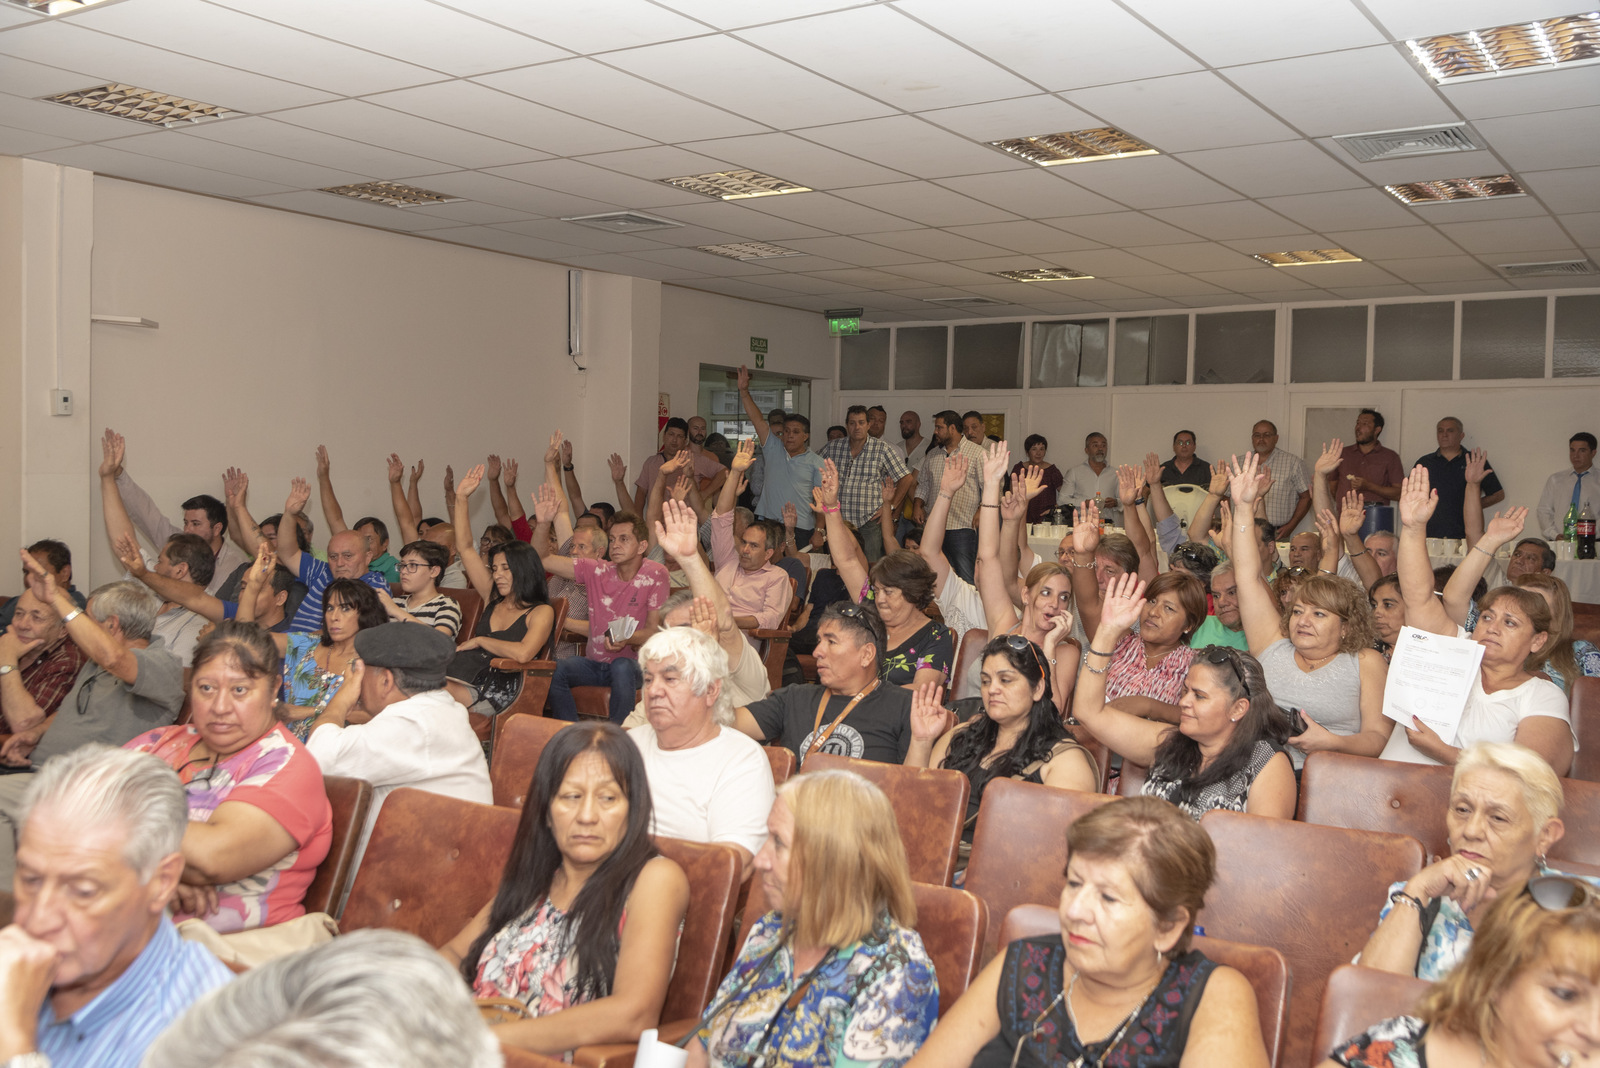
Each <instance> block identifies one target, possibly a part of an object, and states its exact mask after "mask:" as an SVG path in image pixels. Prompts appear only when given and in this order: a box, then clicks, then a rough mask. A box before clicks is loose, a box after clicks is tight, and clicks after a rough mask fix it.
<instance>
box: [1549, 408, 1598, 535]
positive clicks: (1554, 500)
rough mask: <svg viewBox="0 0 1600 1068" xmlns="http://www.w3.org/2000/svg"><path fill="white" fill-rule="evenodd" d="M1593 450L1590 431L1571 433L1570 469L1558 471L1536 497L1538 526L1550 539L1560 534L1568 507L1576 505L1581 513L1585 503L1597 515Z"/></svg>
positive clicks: (1592, 436)
mask: <svg viewBox="0 0 1600 1068" xmlns="http://www.w3.org/2000/svg"><path fill="white" fill-rule="evenodd" d="M1594 453H1595V436H1594V435H1593V434H1590V433H1589V432H1587V431H1582V432H1580V433H1577V434H1574V435H1572V440H1570V441H1568V442H1567V458H1568V459H1570V460H1571V461H1572V470H1570V471H1557V472H1556V473H1555V474H1553V475H1551V476H1550V478H1549V479H1548V480H1547V481H1546V482H1545V484H1544V493H1543V494H1541V495H1540V497H1539V513H1538V514H1539V527H1540V529H1542V530H1543V531H1544V536H1545V537H1547V538H1549V539H1550V540H1552V541H1554V540H1555V539H1557V538H1559V537H1561V528H1562V526H1563V525H1564V524H1565V522H1566V518H1567V509H1568V508H1569V507H1576V509H1577V510H1578V512H1579V514H1582V512H1583V509H1584V506H1585V505H1587V506H1588V507H1589V514H1590V515H1593V516H1600V485H1597V482H1600V479H1597V477H1596V475H1595V471H1594Z"/></svg>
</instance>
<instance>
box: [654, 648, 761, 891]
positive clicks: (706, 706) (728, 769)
mask: <svg viewBox="0 0 1600 1068" xmlns="http://www.w3.org/2000/svg"><path fill="white" fill-rule="evenodd" d="M639 664H640V666H641V667H642V668H643V670H644V687H643V692H644V706H645V715H646V716H647V717H648V719H649V722H648V723H646V724H645V725H644V726H641V727H635V728H634V729H633V730H631V731H629V732H628V736H629V737H630V738H632V739H633V741H634V744H636V745H637V746H638V747H639V752H640V753H641V754H642V755H643V756H644V767H645V774H646V776H647V777H648V779H649V782H650V796H651V799H652V801H653V803H654V810H655V825H654V827H652V828H651V829H652V831H653V833H655V834H662V835H666V836H667V837H669V838H682V839H685V840H686V841H690V842H720V843H722V844H723V845H730V846H733V847H734V849H736V850H738V852H739V859H740V861H741V862H742V863H743V868H744V874H745V875H749V873H750V865H751V862H752V861H753V860H754V859H755V855H756V853H758V852H760V850H761V846H762V843H763V842H765V841H766V838H767V813H768V811H770V810H771V808H772V800H773V796H774V789H773V784H772V765H771V764H770V763H768V761H767V756H766V754H765V753H763V752H762V751H761V746H760V745H758V744H757V743H756V741H755V740H754V739H753V738H750V737H748V736H747V735H745V734H742V733H740V732H739V731H738V730H736V729H734V726H733V704H732V702H731V701H729V699H728V695H727V694H726V693H725V692H724V691H725V690H726V687H727V680H728V654H727V653H725V652H723V651H722V648H721V646H719V645H718V644H717V643H716V641H715V640H714V639H712V638H711V637H710V636H709V635H707V634H704V633H702V632H701V631H699V630H697V629H696V628H694V627H668V628H665V629H663V630H660V631H657V632H656V634H655V635H653V636H652V637H651V638H650V640H649V641H647V642H645V643H644V647H643V648H642V649H640V650H639Z"/></svg>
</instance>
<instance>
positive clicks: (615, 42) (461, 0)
mask: <svg viewBox="0 0 1600 1068" xmlns="http://www.w3.org/2000/svg"><path fill="white" fill-rule="evenodd" d="M440 2H441V3H443V4H444V6H445V7H453V8H457V9H459V10H461V11H465V12H466V13H467V14H469V15H475V16H477V17H478V18H481V19H486V20H488V21H489V22H493V23H497V24H498V25H501V26H505V27H507V28H509V29H513V30H516V31H518V32H520V33H525V34H527V35H528V36H530V37H537V38H539V39H540V40H543V41H549V42H550V43H551V44H553V45H556V46H558V47H560V48H565V49H568V50H570V51H573V52H578V53H582V54H585V55H587V54H588V53H590V52H604V51H609V50H611V49H614V48H631V47H633V46H635V45H646V44H655V43H657V42H659V41H671V40H674V39H676V38H679V37H690V36H693V35H695V34H700V33H707V32H709V31H708V30H707V28H706V27H704V26H701V25H699V24H698V23H696V22H694V21H692V20H690V19H686V18H684V17H683V16H681V15H677V14H674V13H673V12H671V11H668V10H666V9H665V8H662V7H660V6H658V5H656V4H652V3H648V2H647V0H583V2H582V3H578V4H530V3H528V2H527V0H440Z"/></svg>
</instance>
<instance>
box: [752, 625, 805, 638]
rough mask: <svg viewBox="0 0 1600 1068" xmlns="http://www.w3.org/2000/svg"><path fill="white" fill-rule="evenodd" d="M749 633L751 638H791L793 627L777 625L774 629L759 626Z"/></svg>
mask: <svg viewBox="0 0 1600 1068" xmlns="http://www.w3.org/2000/svg"><path fill="white" fill-rule="evenodd" d="M749 633H750V637H752V638H759V639H760V640H762V641H770V640H771V639H773V638H792V637H794V628H793V627H777V628H774V629H768V628H766V627H761V628H758V629H756V630H752V631H750V632H749Z"/></svg>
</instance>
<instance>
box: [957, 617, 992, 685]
mask: <svg viewBox="0 0 1600 1068" xmlns="http://www.w3.org/2000/svg"><path fill="white" fill-rule="evenodd" d="M988 644H989V632H988V631H987V630H984V629H983V628H982V627H973V628H972V629H971V630H969V631H967V632H966V633H965V634H963V635H962V636H961V645H960V646H959V647H958V648H957V649H956V663H955V668H954V669H953V670H952V671H951V672H950V692H951V693H952V694H958V693H960V692H961V687H962V684H963V683H964V682H965V681H966V678H967V673H968V672H969V671H977V670H978V667H977V664H978V654H979V653H981V652H983V647H984V646H985V645H988Z"/></svg>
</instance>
